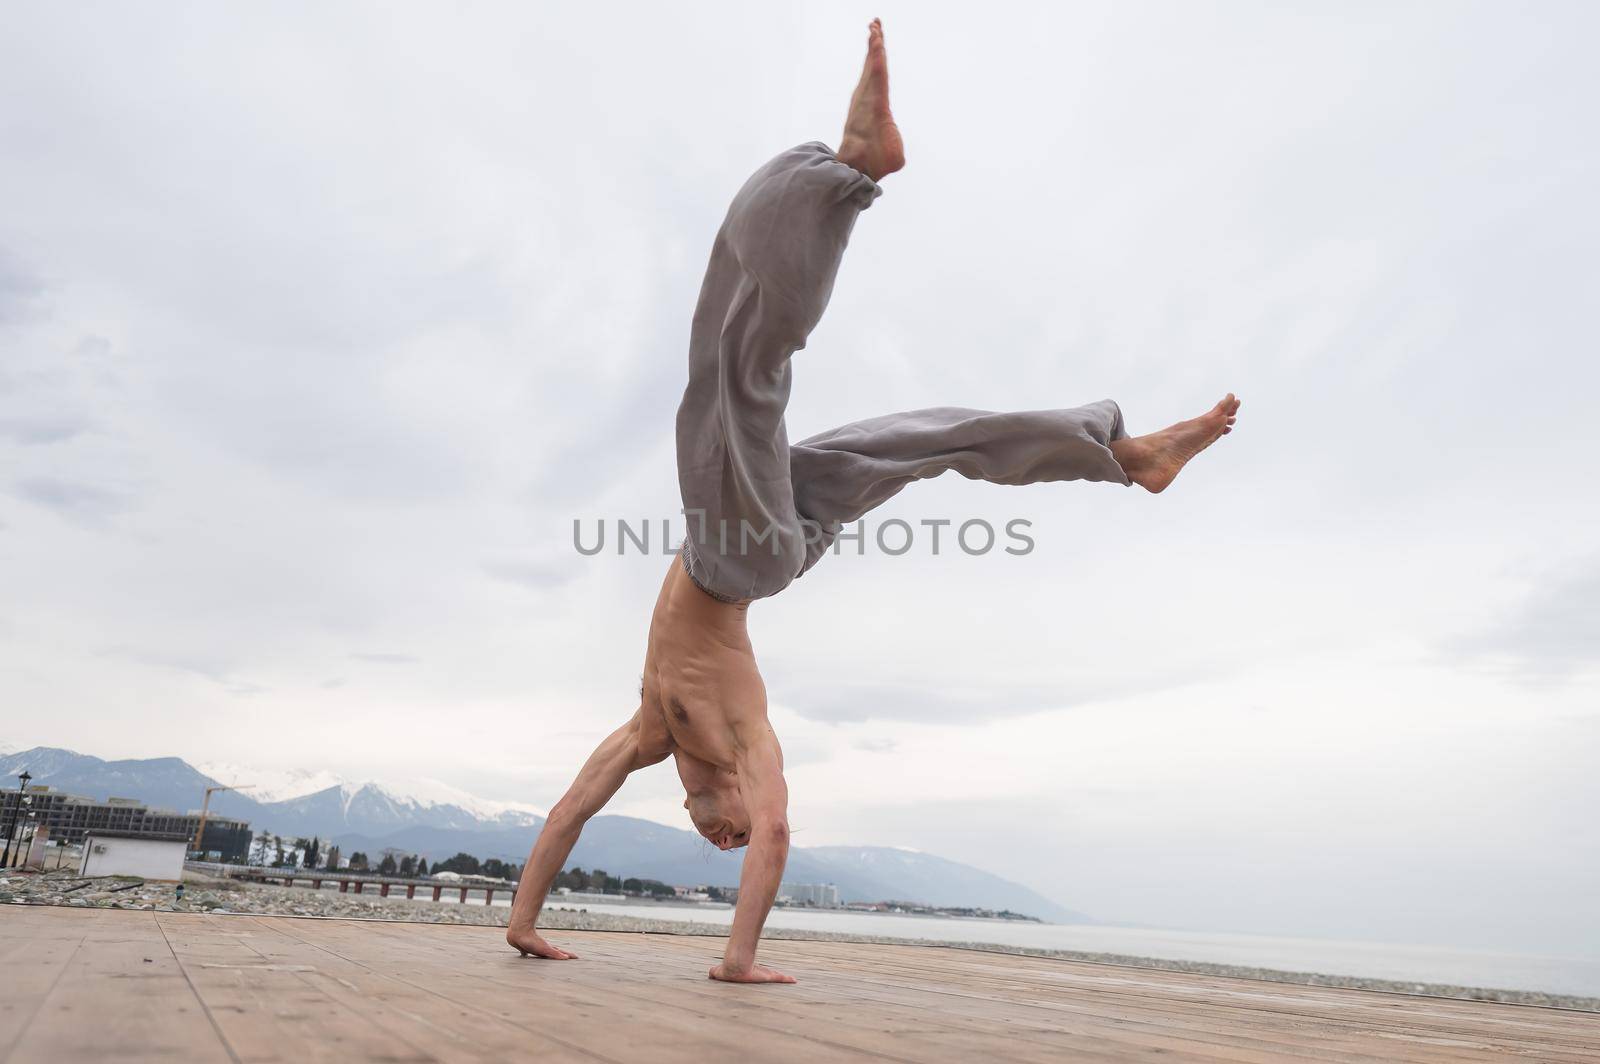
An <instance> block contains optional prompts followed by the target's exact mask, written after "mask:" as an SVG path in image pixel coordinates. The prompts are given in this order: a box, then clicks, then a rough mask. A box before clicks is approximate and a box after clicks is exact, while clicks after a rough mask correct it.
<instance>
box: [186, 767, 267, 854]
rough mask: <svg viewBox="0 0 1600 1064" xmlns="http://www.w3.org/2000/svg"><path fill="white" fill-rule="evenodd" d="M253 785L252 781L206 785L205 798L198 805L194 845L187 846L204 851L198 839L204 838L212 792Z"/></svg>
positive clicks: (197, 850)
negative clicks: (198, 812) (224, 784)
mask: <svg viewBox="0 0 1600 1064" xmlns="http://www.w3.org/2000/svg"><path fill="white" fill-rule="evenodd" d="M254 786H255V784H253V783H239V784H229V785H227V786H226V787H224V786H223V785H222V784H220V783H219V784H217V785H216V786H215V787H207V788H206V800H205V801H204V802H203V803H201V805H200V823H199V824H198V825H196V827H195V829H194V845H193V846H191V847H189V848H190V849H191V850H194V851H195V852H196V853H200V854H204V853H205V851H204V850H202V849H201V848H200V840H201V839H202V838H204V837H205V834H206V817H207V815H209V814H210V812H211V796H212V795H213V794H216V793H217V792H218V791H248V790H249V789H250V788H251V787H254Z"/></svg>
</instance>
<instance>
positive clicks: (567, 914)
mask: <svg viewBox="0 0 1600 1064" xmlns="http://www.w3.org/2000/svg"><path fill="white" fill-rule="evenodd" d="M184 886H185V895H186V896H185V898H184V900H183V901H181V902H176V901H174V898H173V895H174V887H173V885H171V884H166V883H161V884H156V883H143V882H140V881H138V880H107V881H104V882H95V881H92V880H84V879H81V878H80V877H78V876H75V875H62V874H60V873H56V872H52V873H49V874H47V875H40V874H38V873H33V874H27V875H21V874H18V873H16V872H12V873H11V874H9V875H6V876H5V877H4V878H3V882H0V904H8V903H9V904H13V905H55V906H64V907H72V908H78V907H89V908H119V909H159V910H162V911H166V912H210V913H216V914H218V915H226V914H233V913H238V914H244V915H251V916H295V917H318V918H324V919H335V920H339V919H343V920H375V921H384V922H389V923H432V924H468V925H473V926H493V927H504V926H505V924H506V917H507V916H508V915H509V913H510V910H509V909H507V908H505V907H502V906H488V905H461V904H459V903H453V902H434V901H429V900H423V899H416V900H407V899H405V898H403V897H394V898H379V897H374V896H372V895H354V894H339V893H334V892H332V891H311V890H307V889H304V888H295V887H281V886H275V885H270V884H254V883H253V884H248V885H247V884H241V883H238V882H230V881H221V880H213V879H209V878H199V877H195V876H193V874H192V873H191V874H190V875H189V876H188V877H186V879H185V884H184ZM539 927H540V928H541V929H544V930H550V931H613V932H623V933H635V934H639V933H643V934H666V935H677V936H684V937H697V938H726V937H727V928H726V927H723V926H721V925H717V924H707V923H700V922H696V921H690V920H664V919H652V918H645V917H636V916H618V915H613V914H609V913H597V912H590V911H588V910H584V909H574V908H568V907H566V906H564V905H562V904H561V903H559V902H553V903H552V904H547V905H546V907H545V909H544V911H543V912H542V913H541V914H540V919H539ZM762 938H763V939H766V940H769V941H810V942H854V943H865V944H884V945H901V946H904V945H913V946H929V947H942V948H946V949H960V950H969V951H976V952H982V953H999V954H1010V955H1014V956H1022V957H1046V958H1057V959H1061V960H1070V961H1078V962H1082V963H1088V964H1106V965H1113V966H1117V967H1125V968H1127V967H1132V968H1150V969H1155V970H1158V971H1168V972H1181V973H1184V974H1189V975H1207V976H1216V977H1220V978H1228V979H1251V980H1255V981H1258V982H1269V983H1288V984H1294V985H1299V986H1324V987H1336V988H1340V989H1347V990H1367V991H1375V992H1379V993H1390V994H1405V995H1409V996H1413V997H1434V998H1446V999H1451V1000H1457V1001H1488V1002H1496V1003H1499V1004H1512V1005H1531V1006H1539V1007H1544V1008H1558V1009H1570V1010H1575V1011H1580V1012H1593V1013H1600V998H1593V997H1583V996H1580V995H1573V994H1556V993H1546V992H1543V991H1537V990H1508V989H1501V988H1494V987H1471V986H1456V985H1452V984H1446V983H1423V982H1401V981H1396V980H1392V979H1372V978H1366V977H1362V976H1345V975H1329V974H1326V973H1321V972H1299V971H1287V970H1281V969H1275V968H1256V967H1249V966H1245V965H1235V964H1222V963H1216V962H1209V961H1179V960H1166V959H1163V958H1159V957H1142V956H1135V955H1129V954H1119V953H1095V952H1086V951H1080V950H1058V949H1036V948H1032V947H1027V946H1008V945H1003V944H998V943H987V942H947V941H943V940H937V939H927V938H916V937H900V936H889V935H863V934H854V933H850V932H843V931H810V930H804V929H799V928H782V927H772V928H768V929H767V930H766V932H765V933H764V934H763V935H762Z"/></svg>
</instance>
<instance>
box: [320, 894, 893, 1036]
mask: <svg viewBox="0 0 1600 1064" xmlns="http://www.w3.org/2000/svg"><path fill="white" fill-rule="evenodd" d="M315 930H316V940H317V941H318V942H319V944H321V945H324V946H326V947H327V948H329V949H332V950H334V951H335V952H338V953H340V954H341V955H342V956H346V957H355V956H357V955H359V956H360V958H361V960H362V961H363V962H366V963H369V964H371V966H372V967H373V969H374V970H375V971H380V972H386V973H387V974H388V975H389V977H390V978H393V979H396V980H400V981H402V982H408V983H411V984H412V985H422V983H421V980H424V979H426V978H428V977H429V976H432V977H433V978H434V979H435V980H436V981H437V983H438V984H439V985H440V986H442V987H443V988H444V989H442V990H439V993H440V995H441V996H442V997H445V998H447V999H448V1000H450V1001H451V1002H453V1003H455V1004H457V1005H461V1006H463V1007H471V1008H478V1009H483V1010H485V1011H487V1012H488V1013H489V1014H491V1015H494V1016H497V1017H499V1018H500V1019H502V1020H504V1021H506V1022H508V1023H513V1024H517V1025H519V1026H527V1027H528V1028H529V1029H530V1030H534V1031H537V1032H540V1033H544V1034H548V1035H551V1036H553V1037H557V1038H559V1039H560V1040H561V1041H563V1042H565V1043H567V1044H569V1045H572V1046H576V1047H579V1048H581V1049H583V1050H585V1051H586V1052H590V1053H593V1054H595V1055H597V1056H601V1057H605V1058H607V1059H611V1060H619V1061H633V1060H640V1059H649V1060H651V1061H652V1062H654V1061H680V1060H681V1061H686V1062H693V1064H700V1062H703V1061H704V1060H706V1059H707V1058H708V1057H710V1058H711V1059H722V1058H724V1057H726V1058H728V1059H735V1058H738V1059H745V1058H749V1057H750V1056H751V1054H752V1053H753V1052H754V1051H755V1047H756V1045H757V1044H759V1047H760V1053H759V1054H758V1056H757V1058H758V1059H766V1060H775V1061H806V1060H818V1061H835V1060H860V1059H863V1055H861V1054H859V1053H851V1052H849V1051H846V1050H843V1049H841V1048H840V1047H837V1046H833V1045H830V1044H828V1043H827V1042H826V1041H819V1040H816V1039H800V1040H790V1041H788V1042H783V1043H778V1042H770V1043H769V1042H760V1043H752V1041H751V1039H750V1037H749V1032H747V1031H743V1030H741V1029H739V1028H738V1027H737V1026H736V1025H734V1024H732V1023H730V1022H729V1021H728V1018H727V1017H725V1016H723V1017H716V1016H709V1015H699V1016H688V1015H679V1014H673V1013H671V1012H668V1011H665V1010H661V1009H658V1008H654V1007H652V1005H651V1003H650V1002H648V1001H642V1000H639V999H637V998H636V997H635V996H634V995H633V994H632V993H630V992H628V991H627V990H626V989H625V988H624V987H623V985H622V983H621V981H620V980H617V979H606V980H601V981H599V982H597V983H595V984H592V985H588V984H586V985H574V984H573V983H571V982H570V981H568V980H565V979H562V978H561V977H560V975H559V973H556V972H555V971H553V969H554V968H557V967H562V968H566V967H574V966H577V965H580V964H582V962H560V963H559V964H557V963H555V962H548V963H547V962H537V961H521V960H520V959H519V958H517V957H516V956H515V955H514V954H512V953H511V952H510V951H509V950H506V951H503V957H504V960H503V961H500V962H498V963H497V964H496V965H495V966H493V967H490V966H488V965H485V964H482V963H477V962H475V963H474V964H471V965H466V966H463V965H460V964H453V963H446V962H445V957H447V956H448V955H449V954H450V952H451V948H450V947H451V944H450V943H449V942H448V939H449V938H455V939H457V942H456V945H458V946H459V945H460V944H462V941H463V940H461V939H460V936H449V935H448V932H449V931H451V930H457V928H450V927H435V928H429V929H428V930H430V931H433V930H437V931H442V932H446V933H447V934H446V935H442V936H441V935H437V934H424V935H417V934H415V933H414V932H415V931H416V930H420V929H419V928H417V926H416V925H399V924H361V925H342V926H341V925H338V924H331V925H320V924H319V925H318V926H317V927H316V929H315ZM472 930H484V929H480V928H474V929H472ZM487 930H489V931H494V929H493V928H489V929H487ZM396 932H398V934H396ZM501 934H503V932H501ZM474 952H476V951H474ZM480 959H481V958H480ZM872 1055H873V1054H867V1057H868V1058H870V1057H871V1056H872ZM880 1056H881V1055H880ZM888 1059H891V1060H902V1061H903V1060H906V1059H907V1058H905V1057H898V1056H892V1055H890V1056H889V1057H888Z"/></svg>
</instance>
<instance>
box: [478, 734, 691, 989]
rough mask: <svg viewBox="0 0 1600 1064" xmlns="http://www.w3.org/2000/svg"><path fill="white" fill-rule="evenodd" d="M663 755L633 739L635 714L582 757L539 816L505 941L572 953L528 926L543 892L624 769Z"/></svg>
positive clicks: (560, 956)
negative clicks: (563, 787)
mask: <svg viewBox="0 0 1600 1064" xmlns="http://www.w3.org/2000/svg"><path fill="white" fill-rule="evenodd" d="M666 756H667V752H666V751H654V750H652V751H646V750H644V749H642V747H641V745H640V741H639V714H638V713H635V714H634V716H633V719H632V720H630V721H628V723H626V724H624V725H623V726H622V727H620V728H618V729H617V730H616V731H614V732H612V733H611V734H610V735H609V736H607V737H606V739H605V741H604V742H602V743H601V744H600V745H599V746H598V747H596V748H595V751H594V753H592V754H590V755H589V760H588V761H585V762H584V765H583V768H582V769H581V770H579V772H578V778H577V779H575V780H573V782H572V786H571V787H568V788H567V793H566V794H564V795H562V796H561V800H560V801H559V802H557V803H556V804H555V805H554V806H553V807H552V808H551V810H550V815H549V816H547V817H546V818H545V822H544V827H543V828H542V829H540V831H539V838H538V840H537V841H536V842H535V843H534V844H533V852H532V853H530V854H529V855H528V863H527V864H525V865H523V866H522V875H521V876H520V877H519V879H518V882H517V896H516V898H515V900H513V901H512V903H511V920H510V923H509V926H507V928H506V941H507V942H509V943H511V945H513V946H515V947H517V948H518V949H520V950H522V951H523V952H525V953H532V954H534V955H535V956H539V957H549V958H551V959H554V960H570V959H572V958H574V957H576V956H577V954H575V953H570V952H568V951H566V950H564V949H561V948H560V947H558V946H553V945H551V944H550V943H548V942H546V941H545V940H544V938H543V937H542V936H541V935H540V934H539V933H538V932H537V931H536V930H535V929H534V926H535V924H536V923H537V921H538V919H539V911H540V910H541V909H543V908H544V900H545V897H546V896H547V895H548V894H549V893H550V887H551V885H552V884H554V883H555V881H556V876H557V875H559V874H560V872H561V868H562V866H563V865H565V864H566V861H567V857H568V855H570V854H571V853H572V848H573V847H574V846H576V845H577V843H578V836H579V835H580V834H581V833H582V831H583V826H584V824H586V823H588V822H589V818H590V817H592V816H594V815H595V814H596V813H598V812H600V810H602V809H604V808H605V805H606V803H607V802H609V801H610V800H611V796H612V795H614V794H616V793H617V791H618V789H620V788H621V787H622V783H623V781H624V780H626V779H627V778H628V773H630V772H633V771H634V770H635V769H640V768H644V767H645V766H646V765H653V764H656V763H657V762H658V761H661V760H663V759H664V758H665V757H666Z"/></svg>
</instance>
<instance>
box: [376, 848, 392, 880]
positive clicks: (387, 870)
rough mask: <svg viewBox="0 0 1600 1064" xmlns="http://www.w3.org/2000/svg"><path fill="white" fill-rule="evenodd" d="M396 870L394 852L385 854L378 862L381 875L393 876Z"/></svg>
mask: <svg viewBox="0 0 1600 1064" xmlns="http://www.w3.org/2000/svg"><path fill="white" fill-rule="evenodd" d="M395 871H396V868H395V863H394V854H392V853H386V854H384V855H383V860H381V861H379V862H378V874H379V875H380V876H392V875H394V874H395Z"/></svg>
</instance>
